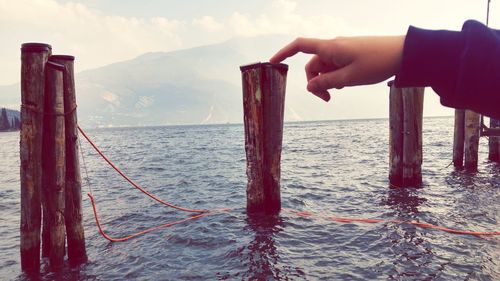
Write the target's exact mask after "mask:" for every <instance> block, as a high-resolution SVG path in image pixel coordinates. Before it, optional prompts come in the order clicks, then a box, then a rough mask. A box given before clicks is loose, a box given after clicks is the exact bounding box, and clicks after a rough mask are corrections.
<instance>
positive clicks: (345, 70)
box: [270, 21, 500, 119]
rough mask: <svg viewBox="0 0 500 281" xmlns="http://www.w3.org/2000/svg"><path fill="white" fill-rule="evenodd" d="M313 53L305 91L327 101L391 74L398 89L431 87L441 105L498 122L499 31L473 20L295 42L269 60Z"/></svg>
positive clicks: (499, 88) (499, 82) (499, 100)
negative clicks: (457, 25)
mask: <svg viewBox="0 0 500 281" xmlns="http://www.w3.org/2000/svg"><path fill="white" fill-rule="evenodd" d="M298 52H304V53H309V54H314V56H313V58H312V59H311V60H310V61H309V63H308V64H307V65H306V77H307V81H308V86H307V89H308V90H309V91H310V92H312V93H314V94H315V95H318V96H319V97H321V98H323V99H324V100H328V99H329V98H330V95H329V93H328V92H327V90H328V89H331V88H338V89H340V88H342V87H344V86H355V85H364V84H374V83H378V82H381V81H383V80H385V79H387V78H389V77H391V76H393V75H396V79H395V84H396V86H397V87H422V86H430V87H432V88H433V89H434V91H436V93H437V94H438V95H439V96H440V98H441V103H442V104H443V105H445V106H450V107H454V108H463V109H472V110H474V111H476V112H479V113H482V114H485V115H488V116H490V117H494V118H497V119H500V31H498V30H493V29H490V28H487V27H486V26H484V25H482V24H481V23H479V22H476V21H467V22H465V23H464V26H463V28H462V31H448V30H424V29H418V28H415V27H410V28H409V30H408V33H407V34H406V36H396V37H344V38H337V39H333V40H319V39H300V38H299V39H297V40H295V41H293V42H292V43H290V44H289V45H287V46H285V47H284V48H283V49H281V50H280V51H279V52H278V53H276V55H274V56H273V57H272V58H271V60H270V61H271V62H272V63H276V62H280V61H282V60H284V59H285V58H287V57H290V56H293V55H294V54H296V53H298Z"/></svg>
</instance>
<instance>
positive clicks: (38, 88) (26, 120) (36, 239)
mask: <svg viewBox="0 0 500 281" xmlns="http://www.w3.org/2000/svg"><path fill="white" fill-rule="evenodd" d="M50 53H51V47H50V45H47V44H41V43H25V44H23V45H22V47H21V104H22V106H21V133H20V134H21V135H20V142H19V147H20V153H19V156H20V161H21V169H20V179H21V223H20V240H21V241H20V252H21V269H22V270H23V271H38V270H39V269H40V221H41V200H40V194H41V186H42V132H43V117H42V114H41V112H43V109H44V87H45V63H46V62H47V59H48V57H49V55H50Z"/></svg>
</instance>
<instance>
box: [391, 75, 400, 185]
mask: <svg viewBox="0 0 500 281" xmlns="http://www.w3.org/2000/svg"><path fill="white" fill-rule="evenodd" d="M393 84H394V81H390V82H389V83H388V84H387V85H388V86H389V87H390V92H389V182H390V183H391V184H392V185H393V186H402V185H403V93H402V90H401V88H396V87H394V86H393Z"/></svg>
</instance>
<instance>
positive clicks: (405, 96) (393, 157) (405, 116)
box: [388, 81, 424, 187]
mask: <svg viewBox="0 0 500 281" xmlns="http://www.w3.org/2000/svg"><path fill="white" fill-rule="evenodd" d="M388 86H389V87H390V94H389V127H390V130H389V166H390V169H389V181H390V183H391V184H392V185H394V186H396V187H407V186H417V185H420V184H421V183H422V119H423V101H424V88H396V87H395V86H394V84H393V81H390V82H389V83H388Z"/></svg>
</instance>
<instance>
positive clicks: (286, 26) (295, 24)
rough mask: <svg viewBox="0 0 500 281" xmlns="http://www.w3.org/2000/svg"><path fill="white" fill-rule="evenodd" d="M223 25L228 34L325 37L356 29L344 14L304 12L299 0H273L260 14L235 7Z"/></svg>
mask: <svg viewBox="0 0 500 281" xmlns="http://www.w3.org/2000/svg"><path fill="white" fill-rule="evenodd" d="M223 26H224V27H225V29H226V30H225V33H226V34H227V35H228V36H248V37H251V36H258V35H265V34H287V35H292V36H320V37H325V36H335V35H338V34H346V33H352V31H351V30H350V29H349V27H348V26H347V24H346V23H345V21H344V20H343V19H342V18H340V17H333V16H325V15H314V16H306V15H301V14H300V13H299V11H298V10H297V3H296V2H294V1H290V0H275V1H272V2H270V4H269V5H268V6H266V7H264V8H263V10H262V11H261V13H260V14H258V15H256V16H255V15H249V14H244V13H241V12H238V11H235V12H233V13H232V14H231V16H229V17H228V18H226V19H224V20H223Z"/></svg>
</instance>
